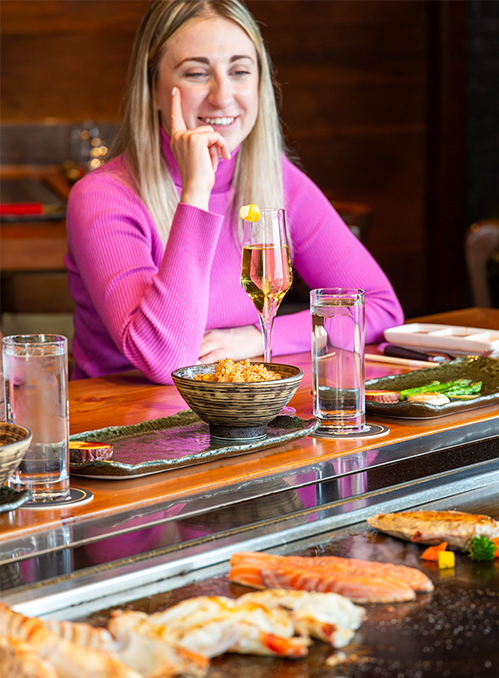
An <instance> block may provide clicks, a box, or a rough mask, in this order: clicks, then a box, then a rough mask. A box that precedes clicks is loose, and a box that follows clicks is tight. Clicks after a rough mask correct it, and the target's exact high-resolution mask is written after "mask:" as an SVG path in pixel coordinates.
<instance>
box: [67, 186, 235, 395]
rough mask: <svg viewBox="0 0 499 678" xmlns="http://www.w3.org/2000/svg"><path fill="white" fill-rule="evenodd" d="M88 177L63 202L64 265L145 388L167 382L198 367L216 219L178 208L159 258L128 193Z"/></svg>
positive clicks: (152, 232)
mask: <svg viewBox="0 0 499 678" xmlns="http://www.w3.org/2000/svg"><path fill="white" fill-rule="evenodd" d="M90 177H91V175H89V176H88V181H84V180H82V181H81V182H78V184H76V186H75V187H74V189H73V191H72V193H71V196H70V200H69V204H68V246H69V258H70V259H72V260H73V261H74V263H75V267H76V269H77V271H78V274H79V276H80V278H81V282H82V284H83V286H84V288H85V290H86V293H87V294H88V296H89V297H90V301H91V303H92V304H93V306H94V308H95V311H96V313H97V315H98V317H99V319H100V321H101V322H102V323H103V325H104V327H105V328H106V330H107V332H108V333H109V335H110V336H111V338H112V340H113V341H114V343H115V345H116V346H117V348H118V349H119V351H120V352H121V353H122V355H123V356H124V357H125V358H126V359H127V360H128V361H129V362H130V363H131V364H132V365H133V366H134V367H136V368H138V369H139V370H140V371H141V372H142V373H143V374H144V375H145V376H146V377H147V378H148V379H150V380H151V381H154V382H158V383H171V377H170V373H171V371H172V369H175V368H176V367H178V366H179V365H192V364H194V363H195V362H196V361H197V360H198V356H199V346H200V344H201V339H202V337H203V333H204V330H205V325H206V318H207V313H208V295H209V285H208V284H207V281H208V280H209V278H210V270H211V267H212V262H213V256H214V252H215V246H216V242H217V239H218V236H219V233H220V229H221V226H222V223H223V217H222V216H220V215H216V214H212V213H209V212H205V211H203V210H200V209H197V208H195V207H192V206H189V205H185V204H179V206H178V208H177V211H176V213H175V216H174V219H173V223H172V226H171V231H170V237H169V240H168V244H167V247H166V250H165V251H164V255H163V246H162V244H161V241H160V239H159V236H158V233H157V230H156V228H155V226H154V222H153V220H152V217H151V215H150V214H149V212H148V211H147V210H146V208H145V207H144V205H143V203H142V202H141V201H140V200H139V199H138V197H137V196H136V195H135V194H134V193H133V191H132V190H131V189H130V188H129V187H127V186H126V185H125V184H123V183H122V182H121V181H120V180H118V179H117V178H116V177H113V176H112V175H111V176H106V175H101V176H100V177H98V176H95V178H93V179H92V180H90ZM79 184H80V185H79ZM201 233H202V234H203V237H202V238H201V237H200V234H201Z"/></svg>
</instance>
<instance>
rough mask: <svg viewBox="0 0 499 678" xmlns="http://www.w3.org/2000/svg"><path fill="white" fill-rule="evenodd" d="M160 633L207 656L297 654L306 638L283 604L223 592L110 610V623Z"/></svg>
mask: <svg viewBox="0 0 499 678" xmlns="http://www.w3.org/2000/svg"><path fill="white" fill-rule="evenodd" d="M127 626H128V628H134V630H135V631H136V632H137V633H140V634H144V635H147V636H149V637H155V638H161V639H163V640H165V641H166V642H167V643H170V644H173V645H179V646H181V647H183V648H186V649H188V650H191V651H194V652H200V653H201V654H203V655H205V656H207V657H215V656H218V655H220V654H223V653H224V652H238V653H241V654H250V653H251V654H266V655H274V656H275V655H278V656H285V657H302V656H304V655H305V654H307V651H308V645H309V639H308V638H307V637H298V638H295V637H293V636H294V627H293V624H292V622H291V619H290V617H289V614H288V613H287V612H286V611H285V610H282V609H281V610H278V609H276V610H268V609H266V608H264V607H263V606H261V605H256V604H253V603H247V604H238V602H237V601H234V600H231V599H230V598H225V597H224V596H199V597H197V598H190V599H188V600H185V601H183V602H181V603H179V604H178V605H175V606H173V607H171V608H168V609H167V610H165V611H163V612H157V613H155V614H152V615H150V616H148V615H145V614H143V613H140V612H121V613H114V614H113V618H112V619H111V621H110V623H109V629H110V630H111V631H112V633H114V634H115V635H117V636H118V637H119V635H120V632H121V631H120V627H122V628H123V627H127Z"/></svg>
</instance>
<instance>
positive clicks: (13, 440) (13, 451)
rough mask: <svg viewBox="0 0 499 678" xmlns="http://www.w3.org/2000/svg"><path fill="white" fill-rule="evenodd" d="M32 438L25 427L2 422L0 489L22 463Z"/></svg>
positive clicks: (0, 435)
mask: <svg viewBox="0 0 499 678" xmlns="http://www.w3.org/2000/svg"><path fill="white" fill-rule="evenodd" d="M31 438H32V435H31V431H29V430H28V429H27V428H24V426H17V424H7V423H5V422H0V487H1V486H2V485H3V484H4V483H5V482H6V481H7V478H8V477H9V476H11V475H12V474H13V473H14V471H15V470H16V468H17V467H18V466H19V464H20V463H21V461H22V458H23V457H24V455H25V454H26V451H27V449H28V447H29V445H30V443H31Z"/></svg>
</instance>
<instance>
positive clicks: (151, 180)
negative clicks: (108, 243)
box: [106, 0, 284, 244]
mask: <svg viewBox="0 0 499 678" xmlns="http://www.w3.org/2000/svg"><path fill="white" fill-rule="evenodd" d="M213 15H215V16H221V17H224V18H226V19H230V20H232V21H234V22H235V23H236V24H238V25H239V26H240V27H241V28H242V29H243V30H244V31H245V32H246V33H247V34H248V36H249V38H250V39H251V40H252V42H253V44H254V46H255V49H256V53H257V58H258V69H259V76H260V77H259V104H258V116H257V120H256V123H255V125H254V127H253V129H252V130H251V132H250V134H249V135H248V137H247V138H246V139H245V140H244V141H243V143H242V144H241V147H240V149H239V151H238V153H237V159H236V164H235V171H234V177H233V181H232V199H231V201H230V204H229V208H228V215H227V216H228V217H232V218H234V220H235V221H236V223H237V229H236V233H235V235H236V237H238V239H239V240H241V239H242V223H241V221H240V219H239V217H236V215H237V214H238V212H239V207H240V206H241V205H247V204H249V203H256V204H257V205H259V206H261V207H284V190H283V185H282V158H281V155H282V153H283V152H284V142H283V137H282V133H281V127H280V122H279V116H278V112H277V105H276V97H275V92H274V81H273V72H272V66H271V63H270V59H269V57H268V54H267V50H266V48H265V45H264V42H263V39H262V36H261V34H260V30H259V28H258V25H257V24H256V22H255V20H254V19H253V17H252V16H251V14H250V13H249V11H248V10H247V8H246V7H245V6H244V4H243V2H242V1H241V0H154V1H153V2H152V3H151V5H150V6H149V8H148V10H147V11H146V13H145V14H144V16H143V18H142V21H141V23H140V25H139V28H138V31H137V34H136V37H135V42H134V46H133V50H132V56H131V61H130V70H129V87H128V94H127V98H126V109H125V115H124V120H123V123H122V126H121V128H120V130H119V132H118V135H117V137H116V140H115V142H114V144H113V147H112V149H111V151H110V153H109V155H108V157H107V158H106V159H111V158H113V157H116V156H117V155H119V154H123V158H124V161H125V163H126V167H127V170H128V173H129V174H130V176H131V179H132V181H133V188H134V190H135V192H136V193H137V194H138V195H139V197H140V198H141V199H142V201H143V202H144V204H145V205H146V207H147V208H148V210H149V212H150V213H151V215H152V217H153V219H154V221H155V223H156V227H157V229H158V232H159V234H160V237H161V239H162V241H163V243H165V244H166V242H167V240H168V235H169V232H170V226H171V223H172V220H173V216H174V213H175V210H176V208H177V204H178V202H179V195H178V191H177V189H176V187H175V185H174V183H173V180H172V178H171V176H170V174H169V172H168V169H167V167H166V164H165V161H164V159H163V155H162V153H161V138H160V125H161V122H160V116H159V111H158V110H157V109H156V106H155V89H156V84H157V78H158V70H159V62H160V60H161V57H162V55H163V52H164V48H165V46H166V44H167V42H168V40H169V39H170V38H171V37H172V35H173V34H174V33H175V32H176V31H177V30H179V29H180V28H181V26H183V25H184V24H186V23H187V22H188V21H191V20H192V19H196V18H202V17H203V16H206V17H208V16H213Z"/></svg>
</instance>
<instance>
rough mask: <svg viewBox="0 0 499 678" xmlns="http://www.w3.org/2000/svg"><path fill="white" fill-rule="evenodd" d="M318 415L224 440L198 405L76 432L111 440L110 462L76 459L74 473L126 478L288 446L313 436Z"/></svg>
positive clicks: (287, 419)
mask: <svg viewBox="0 0 499 678" xmlns="http://www.w3.org/2000/svg"><path fill="white" fill-rule="evenodd" d="M318 426H319V422H318V421H317V420H316V419H308V420H305V419H300V417H294V416H287V415H280V416H278V417H276V418H275V419H274V420H273V421H271V422H270V424H269V425H268V428H267V436H266V437H265V438H262V439H259V440H251V441H241V440H237V441H230V440H229V441H227V442H225V441H223V440H220V439H216V438H211V437H210V432H209V426H208V424H205V423H204V422H203V421H201V419H199V417H198V416H197V415H196V414H195V413H194V412H193V411H192V410H183V411H182V412H178V413H177V414H174V415H172V416H170V417H162V418H161V419H152V420H150V421H144V422H141V423H140V424H134V425H133V426H111V427H108V428H101V429H98V430H95V431H86V432H85V433H78V434H76V435H72V436H71V437H70V440H86V441H92V442H101V443H111V444H112V445H113V449H114V452H113V456H112V458H111V459H110V460H109V461H92V462H87V463H85V464H73V463H72V464H71V465H70V472H71V475H77V476H85V477H87V478H97V479H105V480H113V479H114V480H126V479H129V478H136V477H138V476H144V475H150V474H153V473H161V472H162V471H170V470H173V469H177V468H181V467H185V466H194V465H195V464H203V463H207V462H210V461H215V460H217V459H223V458H225V457H234V456H236V455H239V454H248V453H249V452H257V451H259V450H265V449H267V448H269V447H275V446H277V445H283V444H285V443H288V442H291V441H293V440H298V439H300V438H304V437H305V436H308V435H310V434H311V433H313V432H314V431H315V429H316V428H317V427H318Z"/></svg>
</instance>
